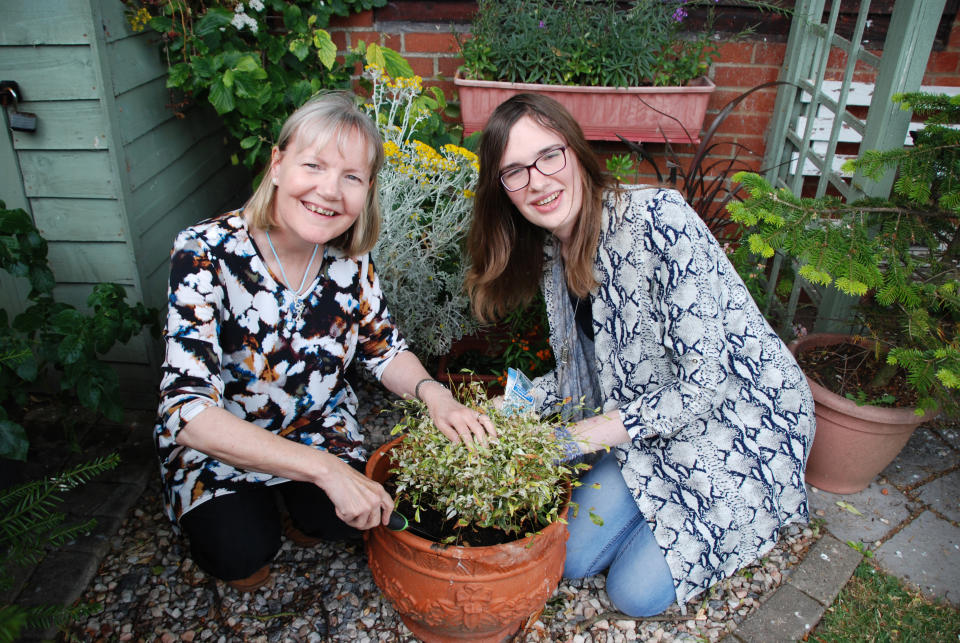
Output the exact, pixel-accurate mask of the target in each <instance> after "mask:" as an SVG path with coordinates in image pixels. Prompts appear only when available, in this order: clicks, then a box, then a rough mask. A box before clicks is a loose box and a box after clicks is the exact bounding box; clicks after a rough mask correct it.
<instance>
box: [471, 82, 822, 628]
mask: <svg viewBox="0 0 960 643" xmlns="http://www.w3.org/2000/svg"><path fill="white" fill-rule="evenodd" d="M468 249H469V252H470V256H471V259H472V268H471V271H470V273H469V275H468V277H467V287H468V290H469V292H470V295H471V299H472V303H473V306H474V310H475V313H476V314H477V316H478V317H479V318H481V319H483V320H491V319H496V318H499V317H501V316H502V315H504V314H506V313H508V312H510V311H512V310H514V309H516V308H517V307H521V306H524V305H525V304H527V303H528V302H530V301H531V300H532V299H533V298H534V297H535V295H536V291H537V288H538V281H539V287H540V288H541V289H542V291H543V295H544V299H545V301H546V305H547V313H548V318H549V320H550V342H551V345H552V347H553V350H554V354H555V357H556V360H557V368H556V369H555V370H554V371H552V372H551V373H549V374H547V375H545V376H544V377H541V378H538V379H537V380H535V381H534V385H535V386H536V387H538V388H539V389H540V390H541V392H542V396H541V397H543V398H544V402H543V405H542V408H541V409H539V411H540V412H541V413H542V414H550V413H559V414H560V415H561V416H563V417H565V418H567V419H569V420H571V421H572V422H573V423H572V424H570V425H567V426H569V430H568V429H567V428H559V429H558V430H557V435H558V439H561V440H564V441H565V442H567V445H566V446H567V447H568V451H572V452H573V453H578V452H580V453H590V452H600V453H598V454H597V455H598V456H599V459H597V460H596V462H595V464H594V465H593V467H592V469H591V470H590V471H589V472H588V473H587V474H586V475H585V477H584V479H583V481H582V482H583V485H582V486H580V487H578V488H577V489H576V490H575V491H574V497H573V500H574V502H575V503H577V505H578V506H579V510H578V513H577V515H576V516H575V517H573V518H572V519H571V520H570V525H569V528H570V539H569V541H568V542H567V559H566V563H565V569H564V574H565V575H566V576H567V577H572V578H579V577H585V576H590V575H593V574H598V573H600V572H602V571H604V570H607V579H606V590H607V594H608V595H609V597H610V599H611V600H612V601H613V603H614V605H615V606H616V607H617V609H619V610H621V611H623V612H625V613H627V614H629V615H632V616H650V615H653V614H657V613H660V612H662V611H663V610H665V609H666V608H668V607H669V606H670V605H671V604H672V603H673V602H674V601H677V602H679V604H680V605H681V606H683V605H684V604H685V603H686V602H687V601H689V600H691V599H692V598H693V597H695V596H697V595H698V594H700V593H701V592H703V591H704V590H705V589H707V588H708V587H710V586H711V585H712V584H714V583H716V582H717V581H719V580H721V579H723V578H725V577H728V576H730V575H731V574H733V573H734V572H736V571H737V570H738V569H740V568H741V567H743V566H744V565H746V564H749V563H751V562H752V561H754V560H755V559H757V558H758V557H759V556H762V555H763V554H764V553H765V552H766V551H768V550H769V549H770V548H771V547H773V545H774V544H775V543H776V540H777V538H778V535H779V530H780V529H781V528H782V527H783V526H785V525H787V524H789V523H793V522H798V521H806V520H807V518H808V508H807V497H806V492H805V489H804V478H803V471H804V466H805V463H806V459H807V455H808V453H809V450H810V445H811V443H812V441H813V433H814V418H813V399H812V397H811V395H810V390H809V388H808V386H807V383H806V380H805V378H804V376H803V373H802V372H801V371H800V369H799V368H798V366H797V364H796V362H795V361H794V359H793V358H792V356H791V355H790V353H789V351H788V350H787V348H786V347H785V346H784V344H783V342H782V341H781V340H780V338H779V337H778V336H777V335H776V333H775V332H774V331H773V330H772V329H771V328H770V326H769V325H768V324H767V322H766V321H765V320H764V318H763V316H762V314H761V313H760V311H759V310H758V309H757V306H756V305H755V304H754V302H753V300H752V299H751V297H750V295H749V293H748V292H747V290H746V287H745V286H744V284H743V282H742V281H741V280H740V278H739V276H738V275H737V273H736V271H735V270H734V268H733V266H732V265H731V264H730V262H729V261H728V260H727V258H726V256H725V254H724V251H723V249H722V248H721V247H720V245H719V244H718V243H717V241H716V240H715V239H714V238H713V236H712V235H711V234H710V232H709V230H708V229H707V227H706V226H705V225H704V224H703V222H702V221H701V220H700V219H699V217H698V216H697V214H696V213H695V212H694V211H693V210H692V209H691V208H690V207H689V206H688V205H687V203H686V202H685V201H684V200H683V198H682V196H681V195H680V194H679V193H677V192H676V191H673V190H667V189H659V188H650V187H642V186H618V185H613V184H612V181H611V179H610V178H609V177H608V176H606V175H604V173H603V172H602V170H601V167H600V163H599V161H598V159H597V158H596V156H595V155H594V154H593V152H592V151H591V149H590V148H589V146H588V144H587V142H586V140H585V139H584V137H583V133H582V131H581V129H580V127H579V125H578V124H577V123H576V122H575V121H574V120H573V118H572V117H571V116H570V114H569V113H567V112H566V110H565V109H564V108H563V107H561V106H560V105H559V104H558V103H556V102H555V101H553V100H551V99H549V98H545V97H542V96H539V95H533V94H521V95H518V96H514V97H513V98H511V99H509V100H508V101H506V102H504V103H503V104H501V105H500V106H499V107H498V108H497V109H496V110H495V111H494V113H493V115H492V116H491V117H490V120H489V121H488V122H487V125H486V127H485V129H484V133H483V138H482V141H481V144H480V177H479V185H478V189H477V195H476V205H475V209H474V220H473V224H472V227H471V230H470V234H469V237H468ZM565 401H566V403H565ZM571 401H572V403H571ZM578 402H582V405H579V404H577V403H578ZM558 423H559V422H558ZM606 450H609V451H608V452H605V451H606Z"/></svg>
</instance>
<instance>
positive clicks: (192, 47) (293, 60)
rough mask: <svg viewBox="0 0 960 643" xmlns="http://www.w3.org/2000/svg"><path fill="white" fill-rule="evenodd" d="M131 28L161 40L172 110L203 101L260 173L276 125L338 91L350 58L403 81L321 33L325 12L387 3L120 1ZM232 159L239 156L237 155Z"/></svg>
mask: <svg viewBox="0 0 960 643" xmlns="http://www.w3.org/2000/svg"><path fill="white" fill-rule="evenodd" d="M124 1H125V2H126V3H127V5H128V6H129V8H130V13H129V19H130V23H131V26H132V27H133V28H134V29H135V30H141V29H143V28H144V27H145V26H149V27H150V28H151V29H152V30H154V31H155V32H157V33H158V34H160V36H161V45H162V48H163V51H164V54H165V55H166V59H167V63H168V65H169V74H168V77H167V87H170V88H172V89H175V90H178V91H179V92H181V93H182V95H183V100H182V101H179V108H180V110H181V112H182V110H183V108H184V107H185V106H186V105H188V104H190V103H192V102H208V103H209V104H211V105H212V106H213V107H214V109H216V111H217V113H218V114H219V115H220V118H221V119H222V121H223V123H224V125H225V126H226V128H227V131H228V132H229V133H230V135H231V136H232V137H233V138H234V139H235V140H236V141H238V142H239V144H240V147H241V148H242V149H243V150H244V153H243V163H244V165H246V166H247V167H262V166H264V164H265V163H266V161H267V159H268V158H269V155H270V148H271V146H272V144H273V141H276V140H277V135H278V134H279V132H280V127H281V126H282V125H283V121H284V120H285V119H286V118H287V116H289V115H290V114H291V113H292V112H293V111H294V110H295V109H296V108H297V107H299V106H300V105H302V104H303V103H304V102H306V100H307V99H308V98H310V97H311V96H312V95H314V94H315V93H317V92H318V91H320V90H321V89H331V88H341V89H346V88H349V87H350V84H351V73H352V72H353V69H354V67H355V65H356V64H357V63H359V62H362V61H366V62H368V63H376V64H379V65H380V66H382V67H386V68H387V69H388V70H390V73H391V74H393V75H412V71H411V70H410V68H409V65H407V63H406V61H404V60H403V58H402V57H401V56H400V55H399V54H397V53H396V52H394V51H392V50H389V49H387V48H382V47H379V46H378V45H376V44H375V43H371V44H369V45H367V44H364V43H360V44H359V45H358V46H357V47H354V48H353V49H351V50H350V51H349V52H347V54H346V56H345V57H344V58H343V60H341V61H338V60H337V47H336V45H335V44H334V42H333V40H332V39H331V38H330V34H329V33H328V32H327V31H326V30H325V29H324V27H326V26H327V24H328V23H329V21H330V17H331V16H333V15H339V16H347V15H349V14H350V13H351V12H358V11H363V10H366V9H371V8H373V7H382V6H384V5H385V4H386V0H245V1H242V0H124ZM238 160H239V159H238Z"/></svg>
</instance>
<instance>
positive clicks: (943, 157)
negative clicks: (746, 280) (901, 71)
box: [728, 93, 960, 414]
mask: <svg viewBox="0 0 960 643" xmlns="http://www.w3.org/2000/svg"><path fill="white" fill-rule="evenodd" d="M894 100H896V101H898V102H900V103H901V104H902V106H903V108H904V109H910V108H913V109H915V110H916V111H918V112H920V113H922V114H924V115H925V117H926V127H925V128H924V129H923V130H921V131H919V132H917V133H916V134H915V140H914V143H915V144H914V145H913V146H912V147H903V148H897V149H892V150H886V151H873V150H871V151H867V152H864V153H863V154H862V155H861V156H860V158H858V159H857V160H855V161H852V162H848V165H847V166H846V167H845V169H847V170H850V171H853V170H856V171H858V172H860V173H861V174H862V175H864V176H866V177H868V178H878V177H880V176H881V175H882V174H883V173H884V172H886V171H888V170H890V169H891V168H893V169H896V170H897V178H896V182H895V184H894V190H893V195H892V196H891V197H890V199H865V200H862V201H858V202H855V203H844V202H842V201H840V200H839V199H837V198H835V197H829V196H827V197H822V198H819V199H809V198H800V197H797V196H795V195H793V194H792V193H791V192H790V191H789V190H786V189H780V190H775V189H774V188H773V187H772V186H771V185H770V184H769V183H767V182H766V181H765V180H764V179H763V178H761V177H760V176H758V175H756V174H751V173H740V174H737V175H735V176H734V180H736V181H739V182H741V183H742V184H743V186H744V188H745V189H746V190H747V192H748V193H749V195H750V196H749V198H747V199H746V200H745V201H744V202H743V203H737V202H733V203H731V204H730V205H729V206H728V210H729V211H730V216H731V218H732V219H733V220H734V221H736V222H738V223H741V224H743V225H745V226H747V227H748V228H749V232H748V233H747V234H746V235H745V236H744V239H745V241H746V245H747V246H748V247H749V248H750V250H751V251H752V252H753V253H754V254H755V255H759V256H762V257H772V256H773V254H774V252H775V251H777V250H779V251H782V252H783V253H784V254H786V255H787V256H790V257H793V258H795V259H796V260H797V261H798V263H799V264H800V269H799V275H800V276H802V277H804V278H806V279H807V280H809V281H810V282H812V283H816V284H820V285H822V286H829V287H835V288H837V289H838V290H840V291H841V292H843V293H845V294H848V295H853V296H856V297H860V298H861V300H860V301H861V305H860V307H859V308H858V317H857V320H858V321H859V322H860V323H861V324H862V328H863V331H862V332H863V334H864V335H866V336H868V337H870V338H871V339H875V340H877V342H878V345H879V353H880V355H881V357H882V356H884V355H885V356H886V361H887V362H888V363H889V364H891V365H897V366H900V367H902V368H904V370H905V371H906V372H907V382H908V384H909V385H910V386H911V387H912V388H913V389H915V390H916V392H917V393H918V395H919V403H918V410H917V412H918V414H922V412H923V410H930V409H933V408H937V407H939V408H940V409H941V410H944V411H947V412H955V411H956V410H957V408H958V390H960V343H958V336H957V329H958V327H960V265H958V262H960V228H958V226H957V221H958V217H960V130H957V129H954V128H953V127H950V124H955V123H960V97H954V98H950V97H948V96H944V95H931V94H924V93H912V94H901V95H898V96H895V97H894Z"/></svg>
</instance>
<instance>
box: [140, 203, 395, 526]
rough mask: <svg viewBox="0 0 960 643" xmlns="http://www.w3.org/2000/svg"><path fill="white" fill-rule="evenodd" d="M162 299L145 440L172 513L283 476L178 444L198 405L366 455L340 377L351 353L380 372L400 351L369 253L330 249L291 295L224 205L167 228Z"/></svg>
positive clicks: (357, 456) (319, 445) (351, 398)
mask: <svg viewBox="0 0 960 643" xmlns="http://www.w3.org/2000/svg"><path fill="white" fill-rule="evenodd" d="M168 302H169V304H168V311H167V325H166V329H165V331H164V340H165V344H166V358H165V360H164V363H163V368H162V380H161V384H160V398H161V399H160V407H159V413H158V415H159V417H158V420H157V425H156V427H155V435H154V438H155V442H156V446H157V452H158V454H159V457H160V465H161V473H162V478H163V487H164V492H165V493H164V500H165V505H166V509H167V514H168V515H169V517H170V519H171V520H173V521H175V522H176V521H178V520H179V519H180V517H181V516H183V514H184V513H186V512H188V511H190V510H191V509H193V508H194V507H196V506H197V505H199V504H200V503H202V502H204V501H206V500H209V499H210V498H213V497H214V496H218V495H222V494H226V493H232V492H234V491H236V490H238V489H240V488H242V487H243V486H245V485H251V484H257V485H259V484H266V485H272V484H278V483H281V482H285V481H286V480H285V479H284V478H280V477H276V476H273V475H270V474H267V473H260V472H256V471H245V470H241V469H237V468H235V467H232V466H230V465H228V464H225V463H223V462H220V461H218V460H216V459H215V458H212V457H210V456H208V455H205V454H203V453H201V452H199V451H196V450H194V449H190V448H188V447H185V446H182V445H179V444H177V441H176V440H177V433H178V432H179V431H180V429H181V428H183V426H184V424H186V423H187V422H189V421H190V420H191V419H192V418H194V417H196V415H197V414H198V413H200V412H201V411H203V410H204V409H206V408H208V407H212V406H218V407H221V408H224V409H226V410H227V411H229V412H231V413H233V414H234V415H236V416H237V417H240V418H243V419H245V420H247V421H249V422H252V423H253V424H256V425H257V426H260V427H263V429H264V430H266V431H271V432H273V433H276V434H278V435H282V436H284V437H286V438H287V439H289V440H295V441H297V442H302V443H303V444H308V445H310V446H312V447H314V448H316V449H322V450H327V451H330V452H331V453H335V454H336V455H338V456H340V457H341V458H344V459H347V460H354V461H361V462H362V461H363V460H364V459H365V457H366V453H365V451H364V449H363V448H362V436H361V434H360V425H359V423H358V422H357V419H356V410H357V398H356V396H355V394H354V392H353V390H352V389H351V387H350V385H349V384H348V383H347V381H346V378H345V376H344V373H345V371H346V369H347V366H348V365H349V364H350V361H351V360H352V359H353V358H354V356H356V357H357V358H358V359H359V360H360V361H361V362H362V363H363V364H364V365H365V366H366V367H367V368H368V369H369V370H370V371H371V372H372V373H373V374H374V376H376V377H377V378H378V379H379V378H380V376H381V375H382V374H383V371H384V369H385V368H386V367H387V365H388V364H389V363H390V362H391V360H392V359H393V358H394V357H395V356H396V355H397V354H398V353H399V352H401V351H403V350H405V348H406V344H405V342H404V340H403V339H402V338H401V336H400V334H399V331H398V330H397V328H396V326H395V325H394V323H393V321H392V320H391V318H390V314H389V313H388V311H387V307H386V303H385V302H384V300H383V295H382V293H381V290H380V283H379V281H378V279H377V275H376V273H375V271H374V267H373V263H372V262H371V260H370V257H369V255H362V256H360V257H350V256H347V255H346V254H345V253H343V252H342V251H340V250H337V249H336V248H332V247H329V246H328V247H327V248H326V249H325V251H324V255H323V261H322V264H321V267H320V273H319V275H318V276H317V278H316V280H315V281H314V282H313V284H312V285H311V286H310V287H309V288H308V290H307V291H306V292H305V293H304V294H302V295H300V296H299V297H297V296H296V295H294V294H293V292H292V291H291V290H290V289H288V288H286V287H285V286H283V285H282V283H281V282H280V280H278V279H277V278H276V277H275V276H274V275H273V274H272V273H271V272H270V271H269V270H268V269H267V267H266V264H265V263H264V261H263V259H262V258H261V256H260V255H259V254H258V252H257V249H256V247H255V246H254V243H253V241H252V239H251V238H250V234H249V231H248V229H247V225H246V223H245V222H244V220H243V217H242V216H241V214H240V212H239V211H236V212H230V213H227V214H225V215H222V216H220V217H217V218H214V219H209V220H207V221H202V222H200V223H198V224H196V225H194V226H191V227H189V228H187V229H186V230H184V231H183V232H181V233H180V234H179V235H178V236H177V239H176V241H175V242H174V246H173V252H172V255H171V262H170V290H169V294H168Z"/></svg>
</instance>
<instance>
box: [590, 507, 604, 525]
mask: <svg viewBox="0 0 960 643" xmlns="http://www.w3.org/2000/svg"><path fill="white" fill-rule="evenodd" d="M590 522H592V523H593V524H595V525H597V526H598V527H603V518H601V517H600V516H598V515H597V514H595V513H593V510H592V509H591V510H590Z"/></svg>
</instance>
